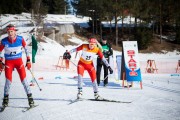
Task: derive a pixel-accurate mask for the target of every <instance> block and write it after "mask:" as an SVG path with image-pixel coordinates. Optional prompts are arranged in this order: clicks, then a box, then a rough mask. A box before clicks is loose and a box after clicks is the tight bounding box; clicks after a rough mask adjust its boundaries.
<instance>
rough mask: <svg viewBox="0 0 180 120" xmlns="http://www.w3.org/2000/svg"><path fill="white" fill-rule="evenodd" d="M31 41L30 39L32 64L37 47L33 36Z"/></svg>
mask: <svg viewBox="0 0 180 120" xmlns="http://www.w3.org/2000/svg"><path fill="white" fill-rule="evenodd" d="M31 39H32V63H35V56H36V52H37V49H38V46H37V41H36V39H35V37H34V36H33V35H32V37H31Z"/></svg>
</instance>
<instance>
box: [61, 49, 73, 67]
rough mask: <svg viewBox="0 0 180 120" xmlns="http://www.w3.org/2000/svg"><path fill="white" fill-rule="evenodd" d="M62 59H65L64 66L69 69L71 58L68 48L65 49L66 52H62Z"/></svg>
mask: <svg viewBox="0 0 180 120" xmlns="http://www.w3.org/2000/svg"><path fill="white" fill-rule="evenodd" d="M63 59H64V60H65V63H66V68H67V69H69V60H70V59H71V55H70V53H69V52H68V50H66V52H65V53H64V54H63Z"/></svg>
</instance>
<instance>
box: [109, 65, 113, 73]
mask: <svg viewBox="0 0 180 120" xmlns="http://www.w3.org/2000/svg"><path fill="white" fill-rule="evenodd" d="M108 69H109V72H110V74H113V70H112V68H111V67H110V66H108Z"/></svg>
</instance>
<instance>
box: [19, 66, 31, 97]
mask: <svg viewBox="0 0 180 120" xmlns="http://www.w3.org/2000/svg"><path fill="white" fill-rule="evenodd" d="M16 69H17V71H18V74H19V77H20V79H21V83H22V85H23V87H24V90H25V92H26V94H31V90H30V86H29V84H28V81H27V79H26V71H25V67H24V66H23V65H22V64H21V66H20V67H16Z"/></svg>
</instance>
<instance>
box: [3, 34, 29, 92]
mask: <svg viewBox="0 0 180 120" xmlns="http://www.w3.org/2000/svg"><path fill="white" fill-rule="evenodd" d="M22 48H24V50H25V53H26V57H27V59H30V57H29V53H28V50H27V48H26V42H25V40H24V39H23V37H22V36H16V39H15V40H10V39H9V38H8V37H5V38H4V39H2V40H1V44H0V55H1V54H2V51H3V50H4V57H5V77H6V84H5V93H4V94H9V93H8V92H9V89H10V84H11V83H12V72H13V70H14V68H16V70H17V72H18V74H19V76H20V80H21V82H22V84H23V85H24V88H25V91H26V93H27V94H29V93H30V88H29V86H28V83H27V80H26V71H25V67H24V65H23V60H22ZM2 57H3V56H2V55H1V58H2Z"/></svg>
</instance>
